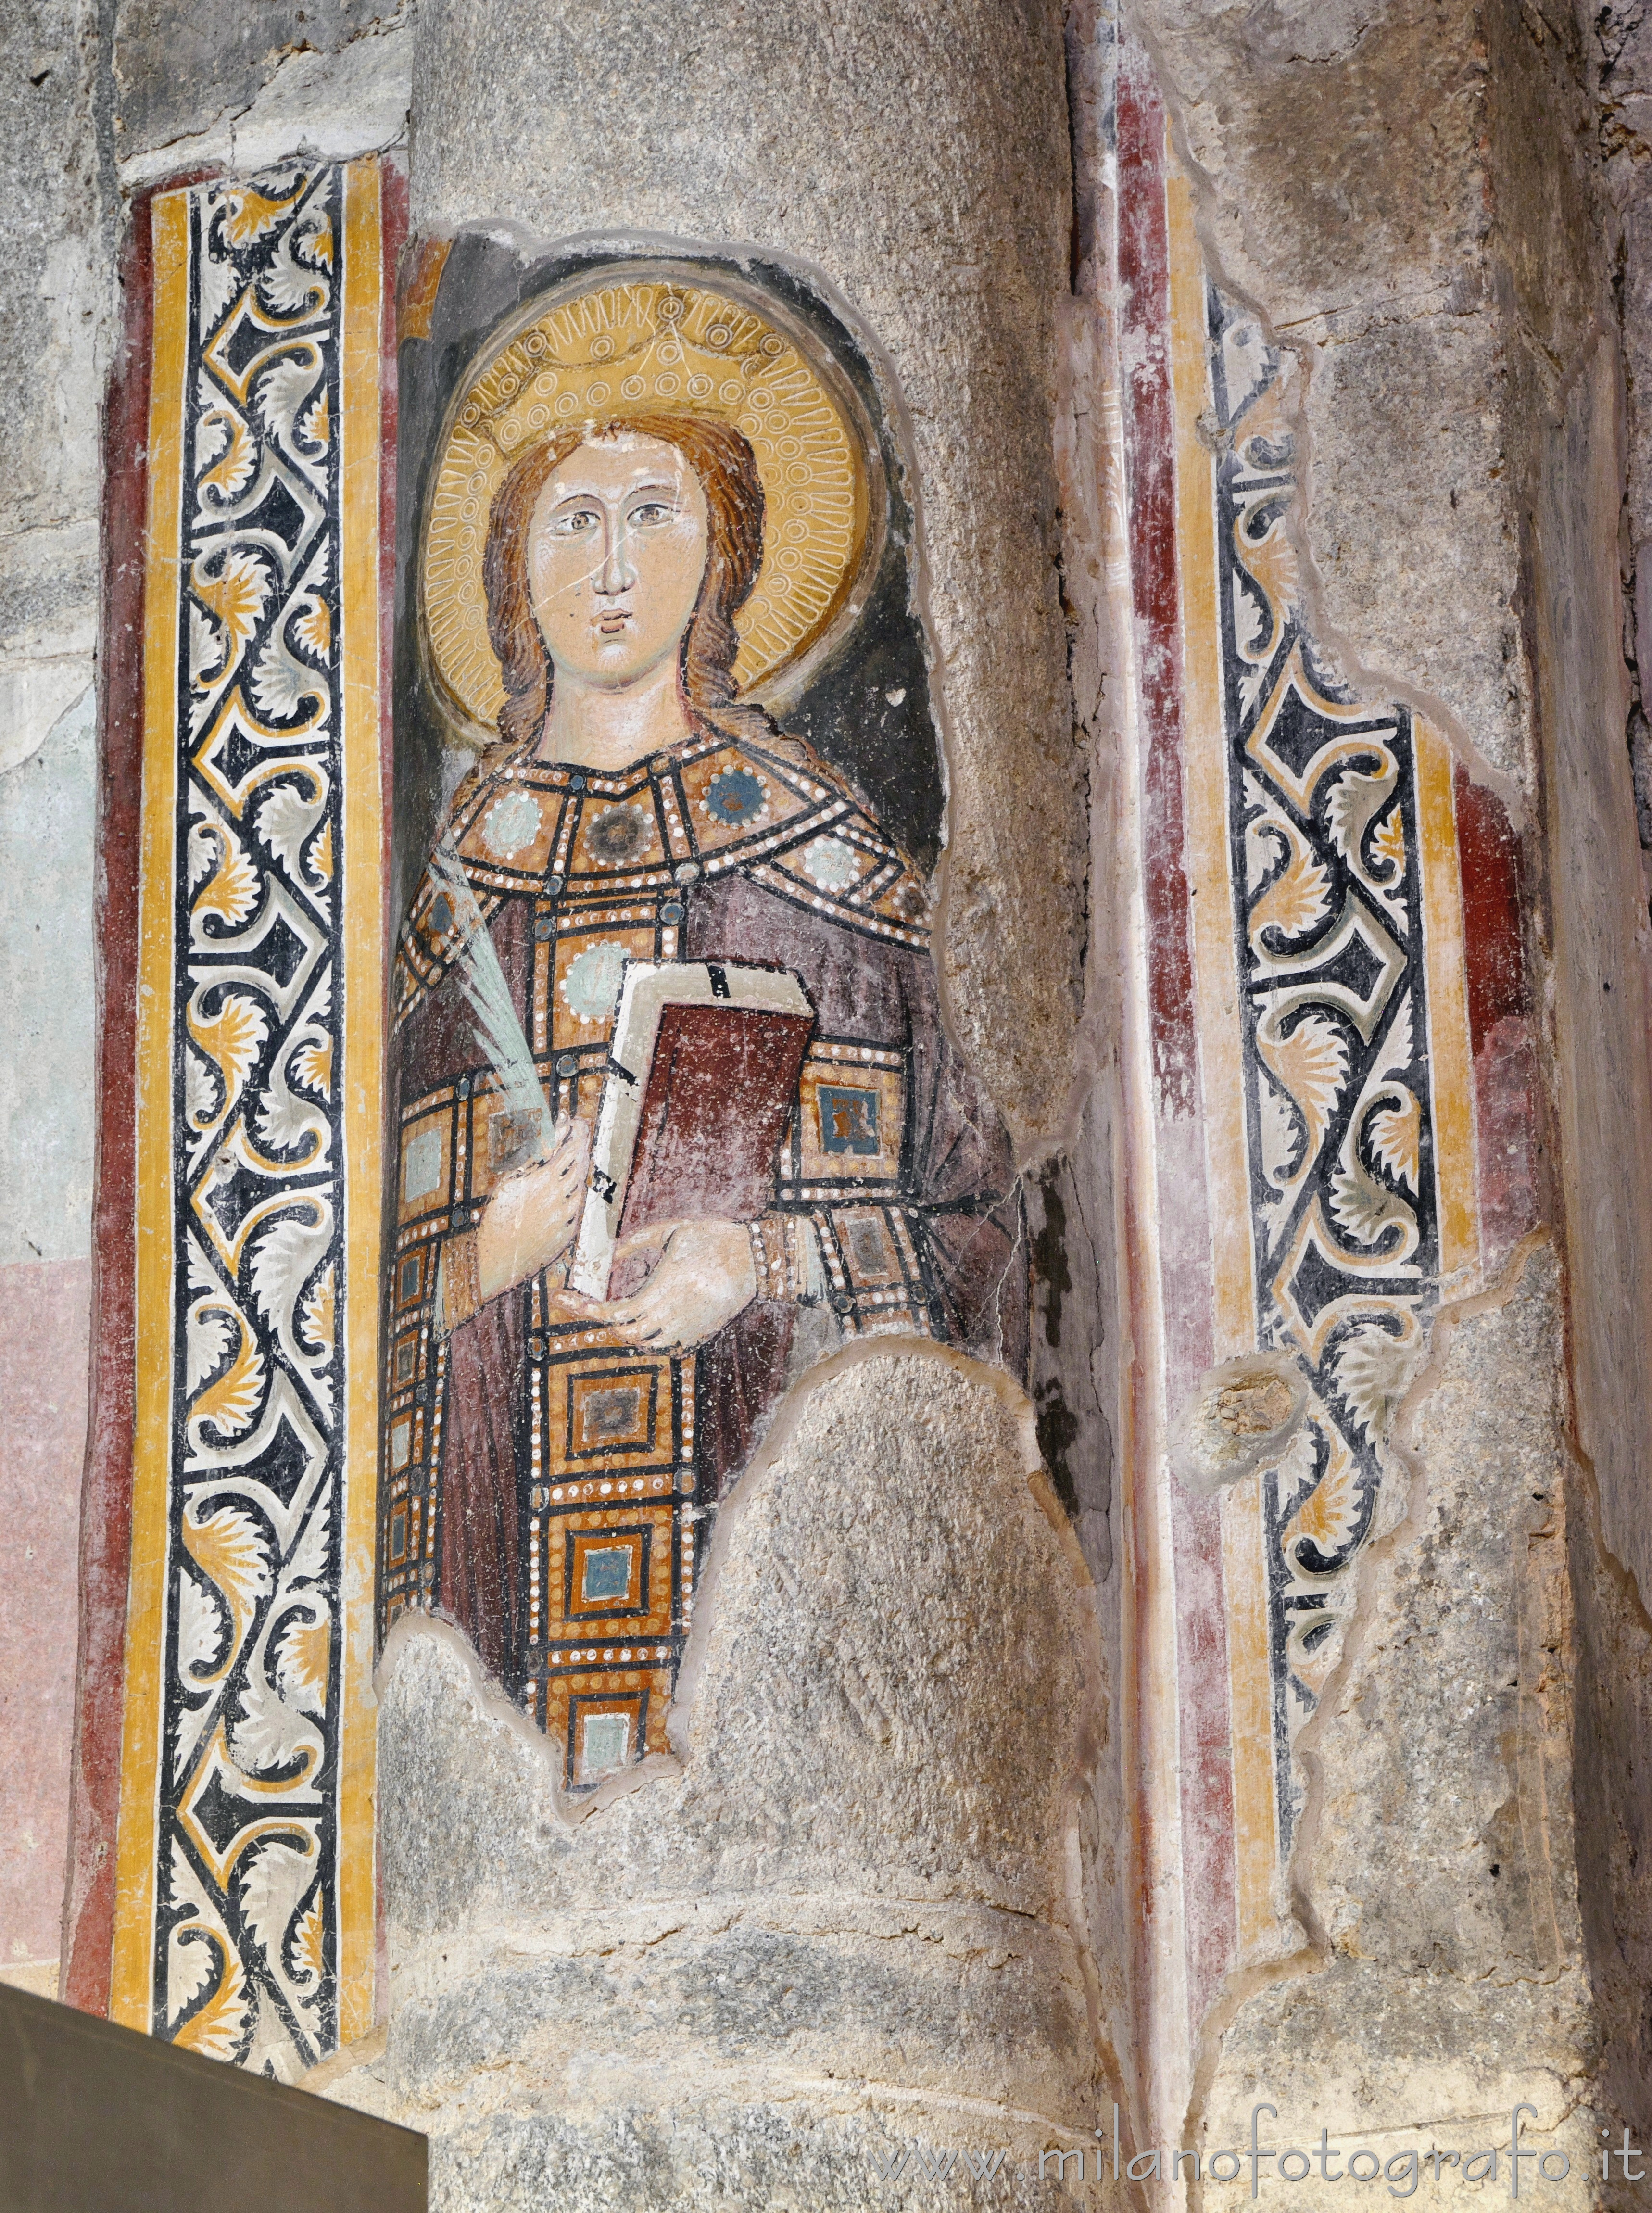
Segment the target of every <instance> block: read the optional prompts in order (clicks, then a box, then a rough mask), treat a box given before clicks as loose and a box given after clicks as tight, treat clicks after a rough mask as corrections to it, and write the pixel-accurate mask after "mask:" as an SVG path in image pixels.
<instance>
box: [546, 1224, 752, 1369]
mask: <svg viewBox="0 0 1652 2213" xmlns="http://www.w3.org/2000/svg"><path fill="white" fill-rule="evenodd" d="M649 1253H657V1254H658V1256H659V1258H658V1260H657V1263H656V1265H655V1267H654V1268H653V1269H652V1270H651V1271H649V1275H648V1277H647V1278H646V1280H645V1281H644V1282H643V1284H642V1286H641V1288H640V1289H637V1291H635V1292H634V1293H633V1294H632V1295H631V1296H630V1297H629V1298H619V1299H592V1298H587V1297H585V1296H584V1295H582V1294H581V1293H580V1292H578V1291H562V1292H559V1293H558V1295H556V1297H555V1298H554V1299H553V1300H552V1307H553V1308H554V1310H555V1311H556V1313H557V1314H558V1315H559V1316H562V1317H564V1318H565V1319H566V1320H570V1321H588V1322H590V1323H592V1324H593V1325H594V1326H598V1327H600V1328H603V1329H607V1330H611V1331H613V1333H614V1334H615V1335H616V1336H617V1337H619V1338H621V1339H623V1340H624V1341H625V1343H627V1344H646V1345H651V1346H653V1347H655V1349H656V1350H660V1351H670V1352H686V1351H688V1350H690V1349H691V1348H692V1346H694V1345H696V1344H704V1342H705V1340H706V1338H709V1337H715V1336H716V1333H717V1332H718V1331H719V1330H720V1329H722V1327H723V1326H724V1325H725V1324H726V1323H728V1322H731V1321H732V1320H734V1318H735V1315H736V1314H740V1313H741V1312H742V1311H743V1310H744V1309H745V1308H747V1307H748V1306H749V1305H750V1304H751V1302H752V1301H753V1299H754V1298H755V1297H756V1295H757V1271H756V1267H755V1265H754V1263H753V1259H752V1240H751V1233H750V1230H749V1228H748V1227H747V1224H746V1223H745V1222H720V1221H716V1220H714V1219H711V1218H709V1217H702V1218H701V1219H700V1220H698V1221H694V1222H650V1223H649V1226H648V1227H647V1228H645V1229H637V1230H633V1231H632V1232H631V1234H630V1235H627V1236H625V1237H622V1238H621V1239H620V1240H619V1243H618V1244H617V1245H616V1246H615V1247H614V1250H613V1267H614V1271H615V1273H616V1274H618V1275H619V1276H620V1278H621V1280H622V1281H623V1280H624V1279H625V1272H627V1265H626V1264H627V1263H628V1262H631V1261H636V1260H640V1259H644V1258H645V1257H646V1256H647V1255H648V1254H649Z"/></svg>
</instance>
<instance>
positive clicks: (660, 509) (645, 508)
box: [626, 499, 677, 530]
mask: <svg viewBox="0 0 1652 2213" xmlns="http://www.w3.org/2000/svg"><path fill="white" fill-rule="evenodd" d="M626 520H627V521H630V522H631V523H633V524H634V525H635V526H636V527H637V529H639V530H657V529H659V527H660V526H661V523H666V522H674V521H676V520H677V510H676V509H675V508H674V507H673V506H672V504H671V503H670V502H669V501H668V500H663V499H645V500H641V501H639V502H638V503H637V505H636V506H635V507H634V508H632V509H631V513H630V515H628V516H627V518H626Z"/></svg>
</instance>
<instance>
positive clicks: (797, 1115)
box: [381, 725, 1026, 1788]
mask: <svg viewBox="0 0 1652 2213" xmlns="http://www.w3.org/2000/svg"><path fill="white" fill-rule="evenodd" d="M450 834H451V837H452V838H453V841H454V844H455V846H456V848H457V850H458V852H459V855H460V862H461V864H462V866H463V868H464V871H465V875H466V878H467V880H468V881H469V883H470V886H471V887H472V891H473V893H474V894H475V897H476V900H477V903H478V905H479V909H480V911H481V912H482V914H483V916H484V917H485V921H486V925H487V929H488V932H489V935H490V936H491V941H492V943H493V946H494V948H495V950H496V952H497V955H498V959H499V964H500V967H501V970H502V972H503V976H504V978H505V981H506V985H507V987H508V989H509V993H510V997H511V1000H512V1003H513V1005H514V1006H515V1010H516V1012H517V1014H518V1015H519V1017H520V1019H521V1025H522V1029H523V1033H524V1035H525V1037H526V1038H527V1041H528V1044H529V1046H530V1048H531V1050H532V1052H533V1058H534V1062H535V1065H536V1067H537V1069H538V1070H539V1076H540V1081H541V1084H542V1086H543V1088H544V1090H545V1093H546V1097H547V1099H548V1100H550V1102H551V1104H552V1107H553V1109H554V1111H555V1113H557V1114H558V1117H562V1116H566V1115H568V1114H577V1115H580V1116H582V1117H584V1118H586V1119H588V1120H593V1121H594V1118H595V1115H596V1112H597V1108H598V1105H599V1102H600V1097H601V1093H602V1087H603V1082H604V1080H605V1078H606V1076H607V1068H608V1057H609V1046H610V1043H611V1039H612V1031H613V1015H614V1009H615V1004H616V1002H617V999H618V996H619V983H620V979H621V977H622V975H623V972H624V965H625V960H628V959H629V960H721V961H729V962H747V963H753V964H759V965H763V966H771V967H781V968H787V969H790V970H792V971H793V972H796V975H797V976H798V977H799V978H801V979H802V984H803V985H804V988H805V990H806V991H807V992H808V996H809V998H810V1000H811V1001H812V1003H813V1005H814V1013H815V1026H814V1032H813V1034H812V1036H811V1038H810V1041H809V1046H808V1052H807V1055H806V1058H805V1059H804V1063H803V1066H802V1073H801V1076H800V1078H799V1082H798V1085H797V1094H796V1100H795V1102H794V1106H793V1109H792V1113H791V1117H790V1120H789V1127H788V1129H787V1131H786V1135H785V1137H784V1139H783V1143H782V1144H781V1148H780V1151H779V1155H778V1157H777V1160H776V1162H775V1167H774V1177H773V1192H772V1200H771V1213H772V1214H773V1215H775V1216H787V1217H794V1218H796V1219H798V1220H800V1221H801V1222H806V1223H807V1224H808V1231H809V1235H810V1236H811V1237H812V1239H813V1241H814V1249H815V1252H816V1253H817V1254H818V1262H819V1267H818V1277H817V1279H816V1281H815V1282H814V1285H813V1287H812V1289H811V1290H810V1291H809V1292H806V1293H805V1294H804V1295H803V1300H802V1307H801V1308H800V1304H799V1303H798V1302H795V1301H794V1300H792V1299H789V1298H787V1299H782V1298H778V1297H765V1296H759V1297H758V1298H756V1299H754V1300H753V1302H751V1304H750V1305H748V1306H747V1308H746V1309H745V1310H744V1311H743V1312H742V1313H741V1314H740V1315H738V1316H737V1317H736V1318H735V1320H733V1321H732V1322H730V1323H729V1324H728V1325H727V1326H725V1327H724V1328H723V1329H722V1331H720V1332H718V1333H717V1334H716V1336H715V1337H713V1338H710V1339H709V1340H708V1341H707V1342H706V1343H704V1344H702V1345H701V1346H699V1347H698V1350H696V1351H694V1352H692V1353H689V1354H686V1355H683V1356H670V1355H668V1354H663V1353H655V1352H654V1351H652V1350H639V1349H637V1347H635V1346H631V1345H622V1344H617V1343H615V1342H613V1341H612V1340H611V1339H608V1338H605V1336H604V1335H603V1334H602V1333H601V1332H594V1331H592V1330H590V1329H588V1328H582V1327H580V1326H576V1325H574V1324H570V1323H566V1322H563V1321H558V1320H550V1319H548V1315H547V1307H546V1301H547V1297H548V1295H550V1293H551V1292H552V1291H553V1290H554V1289H556V1288H557V1287H558V1283H560V1280H561V1273H562V1271H561V1268H560V1267H558V1268H557V1269H554V1270H552V1271H549V1273H548V1274H547V1275H545V1276H541V1277H539V1278H537V1279H535V1280H533V1281H532V1282H529V1283H524V1284H518V1285H516V1286H515V1287H514V1288H513V1289H509V1290H508V1291H506V1292H504V1293H503V1294H501V1295H499V1296H498V1297H497V1298H495V1299H493V1300H491V1301H490V1302H487V1303H486V1304H485V1305H484V1306H483V1307H482V1308H481V1309H480V1310H479V1312H478V1313H477V1314H474V1315H473V1316H472V1317H471V1318H470V1319H469V1320H465V1321H463V1322H461V1323H460V1324H459V1325H458V1326H456V1327H455V1328H454V1330H453V1332H452V1333H451V1335H450V1336H448V1337H446V1338H443V1337H442V1335H441V1333H440V1332H439V1329H438V1326H437V1315H436V1287H437V1283H438V1278H439V1276H440V1256H441V1249H442V1242H443V1241H444V1239H446V1238H448V1237H449V1236H451V1235H454V1234H455V1233H457V1232H461V1231H464V1230H466V1229H469V1228H472V1227H473V1225H474V1223H475V1222H476V1221H477V1220H479V1216H480V1210H481V1207H482V1205H483V1204H485V1201H486V1198H487V1197H488V1195H489V1192H490V1191H491V1187H492V1184H493V1181H494V1180H495V1177H496V1174H497V1172H498V1170H499V1169H500V1167H502V1166H504V1165H509V1161H510V1160H511V1158H512V1145H513V1143H514V1142H515V1138H516V1135H517V1133H516V1132H515V1130H514V1128H513V1127H512V1126H511V1125H510V1124H509V1119H508V1117H507V1115H506V1113H505V1111H504V1108H503V1100H502V1097H501V1094H500V1091H499V1088H498V1086H497V1080H496V1078H495V1076H494V1073H493V1070H491V1067H490V1065H489V1062H488V1059H487V1058H486V1055H485V1051H484V1049H483V1047H482V1046H479V1043H478V1039H477V1033H476V1028H475V1024H474V1017H473V1015H472V1010H471V1007H470V1003H469V1002H468V1001H467V999H466V997H465V995H464V993H463V992H462V991H461V990H460V987H459V983H458V979H457V978H456V977H455V975H454V972H453V970H452V965H451V964H452V962H453V960H454V955H455V954H456V952H457V951H458V950H459V948H460V942H461V940H460V930H459V928H458V925H457V918H455V916H454V913H453V911H452V904H451V901H450V900H449V899H448V896H447V895H446V894H445V893H444V892H443V891H442V887H441V886H440V884H439V883H438V882H437V881H436V880H435V879H434V877H433V876H431V875H427V876H426V878H425V880H424V882H423V883H422V885H421V887H420V888H419V891H418V895H417V896H416V898H415V899H414V902H413V905H412V906H411V910H410V911H409V916H408V919H407V923H406V924H405V928H404V930H403V933H402V938H401V943H400V947H399V952H398V957H397V963H396V972H395V978H394V1006H395V1015H396V1052H395V1080H394V1109H393V1111H394V1114H395V1126H396V1128H397V1130H398V1132H399V1149H398V1155H397V1175H398V1181H397V1186H396V1192H395V1198H394V1207H395V1215H396V1227H397V1243H396V1259H395V1264H394V1270H393V1281H392V1289H391V1298H392V1317H391V1319H392V1326H391V1331H390V1339H389V1344H390V1350H389V1356H388V1361H389V1373H388V1376H387V1392H386V1396H385V1405H386V1410H387V1411H386V1417H385V1418H386V1462H385V1465H386V1468H387V1484H386V1500H385V1510H384V1517H383V1532H382V1539H381V1543H382V1551H381V1563H382V1568H381V1622H382V1623H383V1624H384V1625H385V1626H387V1625H388V1624H389V1622H390V1621H391V1620H393V1619H394V1618H395V1616H396V1614H397V1613H399V1612H400V1611H401V1610H402V1608H404V1607H405V1606H408V1605H418V1606H425V1607H429V1608H432V1609H435V1610H436V1611H439V1612H441V1613H444V1614H446V1615H447V1616H448V1617H449V1618H451V1619H453V1620H454V1621H455V1622H456V1623H458V1624H459V1625H460V1627H461V1628H462V1629H463V1630H464V1631H466V1634H467V1635H468V1636H469V1637H471V1638H472V1640H473V1641H474V1643H475V1644H476V1647H477V1649H478V1652H479V1655H480V1656H481V1658H482V1660H483V1662H484V1664H485V1666H486V1667H487V1668H488V1669H489V1671H490V1672H491V1673H492V1674H494V1675H495V1676H496V1677H497V1679H498V1680H500V1681H501V1682H502V1683H503V1684H504V1685H505V1686H507V1688H508V1689H509V1691H510V1692H511V1694H512V1695H513V1696H514V1697H515V1698H517V1699H518V1700H519V1702H520V1703H521V1704H522V1705H523V1706H524V1708H525V1709H526V1710H528V1711H529V1712H531V1713H532V1714H533V1716H535V1718H536V1719H537V1720H538V1721H539V1723H540V1725H541V1726H542V1727H543V1728H546V1729H547V1730H548V1731H549V1732H550V1733H551V1734H552V1735H554V1736H555V1737H556V1738H557V1739H558V1741H559V1742H561V1743H562V1745H563V1746H564V1753H565V1759H566V1774H567V1779H568V1781H569V1782H570V1784H571V1785H572V1786H574V1787H576V1788H578V1787H582V1786H583V1785H586V1784H588V1783H592V1782H594V1780H595V1779H596V1778H597V1777H598V1776H600V1774H601V1773H603V1772H606V1771H608V1770H609V1769H610V1768H612V1767H613V1766H615V1765H619V1764H621V1763H622V1762H623V1761H625V1760H629V1759H637V1758H640V1757H641V1756H642V1755H643V1753H647V1752H649V1751H653V1750H659V1749H663V1748H664V1746H665V1734H664V1730H665V1721H666V1716H667V1712H668V1709H669V1704H670V1698H671V1693H672V1688H673V1686H674V1682H675V1678H676V1670H677V1667H678V1664H679V1661H680V1655H681V1651H682V1648H683V1644H684V1642H685V1640H686V1635H687V1631H688V1627H689V1624H690V1620H691V1618H692V1605H693V1592H694V1583H695V1579H696V1576H697V1572H698V1566H699V1563H700V1560H701V1558H703V1555H704V1545H705V1542H706V1540H707V1538H708V1535H709V1526H710V1520H711V1518H712V1516H713V1515H714V1512H715V1509H716V1503H717V1501H718V1500H719V1499H720V1498H721V1497H722V1494H723V1493H724V1491H726V1490H727V1488H728V1484H730V1483H731V1482H732V1481H733V1480H734V1478H735V1477H736V1476H737V1475H738V1473H739V1472H740V1471H741V1468H742V1467H743V1466H745V1464H746V1462H747V1460H748V1459H749V1457H750V1454H751V1452H752V1450H753V1448H754V1446H755V1444H756V1442H757V1441H758V1439H759V1436H760V1434H761V1432H762V1430H763V1428H764V1426H765V1424H766V1422H767V1420H768V1418H769V1416H770V1415H771V1412H772V1411H773V1408H774V1406H775V1405H776V1403H777V1400H778V1399H779V1397H780V1395H781V1394H782V1393H783V1391H784V1389H785V1388H786V1387H787V1385H788V1383H789V1381H791V1380H792V1378H793V1375H795V1374H796V1373H798V1372H801V1370H802V1368H803V1367H806V1366H808V1365H809V1364H812V1363H813V1361H814V1359H816V1358H818V1357H819V1356H820V1354H821V1353H822V1352H823V1351H825V1350H829V1349H830V1347H831V1344H832V1343H833V1342H836V1341H838V1339H840V1338H846V1337H852V1336H857V1335H863V1334H866V1333H868V1332H880V1331H900V1332H919V1333H922V1334H924V1335H930V1336H934V1337H936V1338H942V1339H943V1340H945V1341H947V1342H949V1343H952V1344H958V1345H960V1346H961V1347H963V1348H964V1349H966V1350H969V1351H971V1352H973V1353H976V1354H978V1355H979V1356H983V1357H985V1358H989V1359H992V1360H995V1361H997V1362H1000V1363H1003V1364H1004V1365H1006V1366H1008V1367H1009V1368H1010V1369H1012V1371H1014V1372H1017V1373H1019V1372H1021V1369H1023V1367H1024V1364H1025V1338H1026V1282H1025V1258H1024V1253H1023V1249H1022V1240H1021V1226H1020V1208H1019V1198H1018V1195H1017V1192H1016V1188H1015V1174H1014V1167H1013V1163H1012V1161H1011V1157H1010V1151H1009V1142H1008V1138H1007V1137H1006V1134H1005V1132H1004V1130H1003V1124H1002V1122H1001V1120H1000V1119H999V1117H998V1115H997V1112H996V1110H995V1109H994V1107H993V1106H992V1104H991V1100H990V1099H989V1098H988V1097H987V1095H986V1094H985V1093H984V1091H983V1089H982V1088H981V1087H980V1086H979V1085H978V1083H977V1082H975V1080H974V1078H973V1077H972V1076H971V1075H970V1073H969V1071H968V1070H967V1069H966V1067H965V1066H964V1065H963V1064H962V1062H961V1061H960V1058H958V1056H957V1054H956V1053H955V1052H954V1050H953V1047H952V1046H951V1044H950V1042H949V1041H948V1039H947V1037H946V1034H945V1032H944V1030H943V1028H942V1022H941V1017H940V1008H939V1001H938V995H937V991H936V978H935V972H934V966H933V962H932V960H931V956H930V946H929V933H928V930H927V928H926V926H925V914H926V910H927V897H926V894H925V893H924V887H923V886H922V884H921V882H920V881H919V880H918V879H917V875H916V874H915V872H914V871H913V869H912V868H911V864H910V863H909V862H908V861H907V860H906V859H905V856H904V855H903V854H902V853H901V852H900V851H899V848H898V847H897V846H895V845H894V844H893V842H892V841H891V840H890V839H889V838H887V836H886V834H885V833H884V832H883V831H882V829H881V826H879V824H878V822H877V820H876V819H875V816H874V815H873V814H871V812H870V811H869V808H867V807H866V806H865V805H864V804H863V802H861V801H859V800H858V799H857V798H856V796H855V795H854V793H853V792H852V791H851V790H850V789H849V787H848V786H847V785H846V784H845V783H844V781H843V779H842V778H841V777H839V776H838V775H837V774H836V773H835V772H834V771H832V770H831V769H829V768H827V767H826V766H825V765H823V764H822V763H821V762H820V760H819V759H817V758H816V757H815V756H814V754H813V753H810V752H809V750H808V748H807V747H804V746H803V745H802V743H801V742H800V741H797V740H795V739H791V738H788V737H784V736H783V735H780V734H779V733H777V732H771V733H770V734H769V735H765V736H760V737H758V738H749V737H747V736H746V735H739V736H731V735H728V734H726V733H723V732H720V731H716V730H714V729H709V728H706V727H705V726H704V725H702V726H701V727H700V728H699V729H698V731H697V734H696V735H695V736H694V738H693V739H692V740H691V741H689V742H688V743H686V744H685V745H684V746H682V747H679V748H677V749H674V751H673V752H671V753H661V754H657V755H655V756H654V757H653V758H651V759H649V760H647V761H644V762H642V763H639V764H638V765H637V766H636V767H635V768H634V769H633V770H631V771H627V772H625V774H623V775H620V776H615V777H610V776H602V775H598V774H595V773H594V772H590V771H578V770H574V769H569V768H564V767H561V766H555V765H550V764H546V763H544V762H539V761H536V760H533V759H531V758H529V757H527V755H525V754H524V753H515V754H499V753H496V754H495V755H493V756H491V758H490V759H489V760H488V761H487V762H485V763H484V764H482V765H480V766H479V768H478V769H477V770H475V771H472V774H471V775H470V776H469V777H467V778H466V782H465V783H464V784H463V785H461V787H460V790H459V792H458V794H457V795H456V796H455V799H454V806H453V809H452V814H451V818H450Z"/></svg>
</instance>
